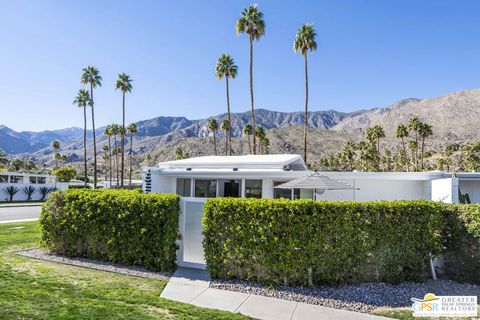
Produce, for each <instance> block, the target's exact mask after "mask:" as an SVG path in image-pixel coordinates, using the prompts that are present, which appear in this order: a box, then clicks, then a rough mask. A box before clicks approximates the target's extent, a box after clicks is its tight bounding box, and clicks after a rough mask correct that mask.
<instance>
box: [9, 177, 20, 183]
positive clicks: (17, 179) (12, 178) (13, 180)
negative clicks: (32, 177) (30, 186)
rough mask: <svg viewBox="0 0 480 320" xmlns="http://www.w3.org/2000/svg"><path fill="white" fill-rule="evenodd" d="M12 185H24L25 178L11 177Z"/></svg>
mask: <svg viewBox="0 0 480 320" xmlns="http://www.w3.org/2000/svg"><path fill="white" fill-rule="evenodd" d="M10 183H23V176H10Z"/></svg>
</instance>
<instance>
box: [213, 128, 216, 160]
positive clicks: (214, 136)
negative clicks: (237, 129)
mask: <svg viewBox="0 0 480 320" xmlns="http://www.w3.org/2000/svg"><path fill="white" fill-rule="evenodd" d="M213 149H215V155H217V137H216V133H215V131H213Z"/></svg>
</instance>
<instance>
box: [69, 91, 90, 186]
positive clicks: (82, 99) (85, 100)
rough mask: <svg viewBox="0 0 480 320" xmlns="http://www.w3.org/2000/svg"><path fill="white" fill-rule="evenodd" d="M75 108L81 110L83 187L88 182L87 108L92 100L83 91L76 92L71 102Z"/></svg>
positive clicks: (86, 92)
mask: <svg viewBox="0 0 480 320" xmlns="http://www.w3.org/2000/svg"><path fill="white" fill-rule="evenodd" d="M73 104H76V105H77V107H79V108H83V165H84V170H85V186H86V185H87V181H88V168H87V106H93V103H92V100H91V99H90V96H89V94H88V91H87V90H85V89H80V90H78V93H77V96H76V98H75V100H74V101H73Z"/></svg>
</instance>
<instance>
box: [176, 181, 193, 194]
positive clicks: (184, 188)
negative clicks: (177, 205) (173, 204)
mask: <svg viewBox="0 0 480 320" xmlns="http://www.w3.org/2000/svg"><path fill="white" fill-rule="evenodd" d="M191 185H192V180H191V179H177V194H178V195H179V196H181V197H191V196H192V191H191Z"/></svg>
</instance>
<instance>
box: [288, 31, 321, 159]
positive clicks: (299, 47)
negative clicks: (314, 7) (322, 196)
mask: <svg viewBox="0 0 480 320" xmlns="http://www.w3.org/2000/svg"><path fill="white" fill-rule="evenodd" d="M316 36H317V33H316V32H315V29H313V24H311V23H306V24H304V25H303V26H301V27H300V29H298V32H297V36H296V37H295V41H294V42H293V50H294V51H295V52H300V54H301V55H302V56H303V58H304V60H305V116H304V121H303V159H304V161H305V162H307V124H308V59H307V53H308V51H310V52H313V51H315V50H317V42H316V41H315V37H316Z"/></svg>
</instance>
